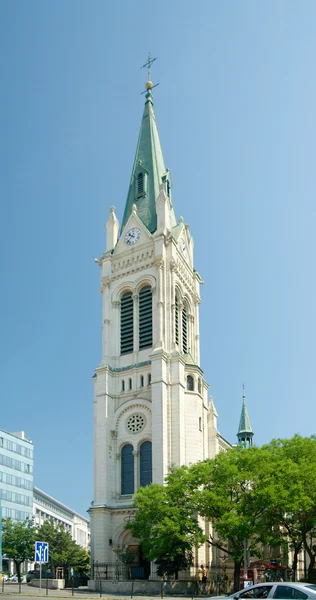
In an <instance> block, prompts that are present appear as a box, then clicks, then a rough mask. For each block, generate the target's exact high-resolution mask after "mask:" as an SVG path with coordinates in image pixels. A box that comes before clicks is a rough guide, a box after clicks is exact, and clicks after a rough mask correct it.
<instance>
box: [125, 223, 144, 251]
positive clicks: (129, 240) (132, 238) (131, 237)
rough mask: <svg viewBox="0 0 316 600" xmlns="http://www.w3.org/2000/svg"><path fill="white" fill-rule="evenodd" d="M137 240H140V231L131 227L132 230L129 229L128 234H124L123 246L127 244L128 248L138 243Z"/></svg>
mask: <svg viewBox="0 0 316 600" xmlns="http://www.w3.org/2000/svg"><path fill="white" fill-rule="evenodd" d="M139 238H140V229H138V227H133V228H132V229H129V230H128V232H127V233H126V234H125V237H124V242H125V244H128V245H129V246H131V245H132V244H136V242H138V240H139Z"/></svg>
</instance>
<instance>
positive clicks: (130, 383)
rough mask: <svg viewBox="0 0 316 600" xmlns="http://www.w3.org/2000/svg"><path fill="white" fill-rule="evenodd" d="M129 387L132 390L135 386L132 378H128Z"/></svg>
mask: <svg viewBox="0 0 316 600" xmlns="http://www.w3.org/2000/svg"><path fill="white" fill-rule="evenodd" d="M128 387H129V389H130V390H131V389H132V388H133V383H132V380H131V378H130V379H129V380H128Z"/></svg>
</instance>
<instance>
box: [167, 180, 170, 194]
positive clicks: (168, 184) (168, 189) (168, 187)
mask: <svg viewBox="0 0 316 600" xmlns="http://www.w3.org/2000/svg"><path fill="white" fill-rule="evenodd" d="M167 196H168V197H169V198H170V181H169V179H167Z"/></svg>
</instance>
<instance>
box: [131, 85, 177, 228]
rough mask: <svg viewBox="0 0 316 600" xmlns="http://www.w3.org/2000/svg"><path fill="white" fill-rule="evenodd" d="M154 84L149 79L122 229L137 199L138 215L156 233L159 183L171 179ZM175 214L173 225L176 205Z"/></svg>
mask: <svg viewBox="0 0 316 600" xmlns="http://www.w3.org/2000/svg"><path fill="white" fill-rule="evenodd" d="M149 84H150V85H149ZM150 86H151V87H152V84H151V82H147V84H146V88H147V93H146V102H145V107H144V112H143V118H142V122H141V127H140V132H139V137H138V143H137V148H136V154H135V160H134V165H133V169H132V176H131V181H130V185H129V190H128V194H127V200H126V205H125V211H124V216H123V222H122V230H123V228H124V226H125V225H126V222H127V220H128V218H129V216H130V214H131V212H132V206H133V204H134V203H135V204H136V206H137V215H138V216H139V217H140V219H141V220H142V222H143V223H144V225H145V226H146V227H147V229H148V230H149V231H150V232H151V233H154V231H156V229H157V213H156V200H157V198H158V195H159V187H160V185H161V183H162V182H163V177H164V176H166V178H167V179H168V181H170V180H169V176H168V171H167V170H166V167H165V162H164V158H163V154H162V149H161V145H160V139H159V134H158V129H157V123H156V117H155V113H154V107H153V99H152V92H151V87H150ZM140 173H143V176H145V178H146V179H145V186H144V190H143V193H139V192H140V190H139V189H138V187H137V185H138V182H137V177H138V176H139V174H140ZM169 185H170V184H169ZM171 214H172V221H174V222H173V223H172V225H173V226H174V225H176V219H175V215H174V211H173V208H172V207H171Z"/></svg>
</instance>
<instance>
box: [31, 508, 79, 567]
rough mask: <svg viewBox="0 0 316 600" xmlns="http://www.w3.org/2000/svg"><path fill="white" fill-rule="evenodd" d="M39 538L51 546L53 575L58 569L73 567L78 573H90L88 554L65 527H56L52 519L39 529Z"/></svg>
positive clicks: (50, 560) (50, 556) (50, 557)
mask: <svg viewBox="0 0 316 600" xmlns="http://www.w3.org/2000/svg"><path fill="white" fill-rule="evenodd" d="M37 538H38V539H40V540H42V541H45V542H48V544H49V566H50V568H51V570H52V572H53V574H55V570H56V567H64V568H65V569H69V568H70V567H72V568H73V569H74V570H75V571H76V572H77V573H86V572H87V571H88V569H89V563H90V559H89V555H88V553H87V552H86V550H85V549H84V548H82V547H81V546H79V545H78V544H76V542H75V541H74V540H73V539H72V537H71V534H70V532H69V531H68V530H67V529H66V528H65V527H63V526H57V527H56V526H55V524H54V522H53V520H52V519H50V520H47V521H45V522H44V523H43V525H41V526H40V527H39V528H38V529H37Z"/></svg>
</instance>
